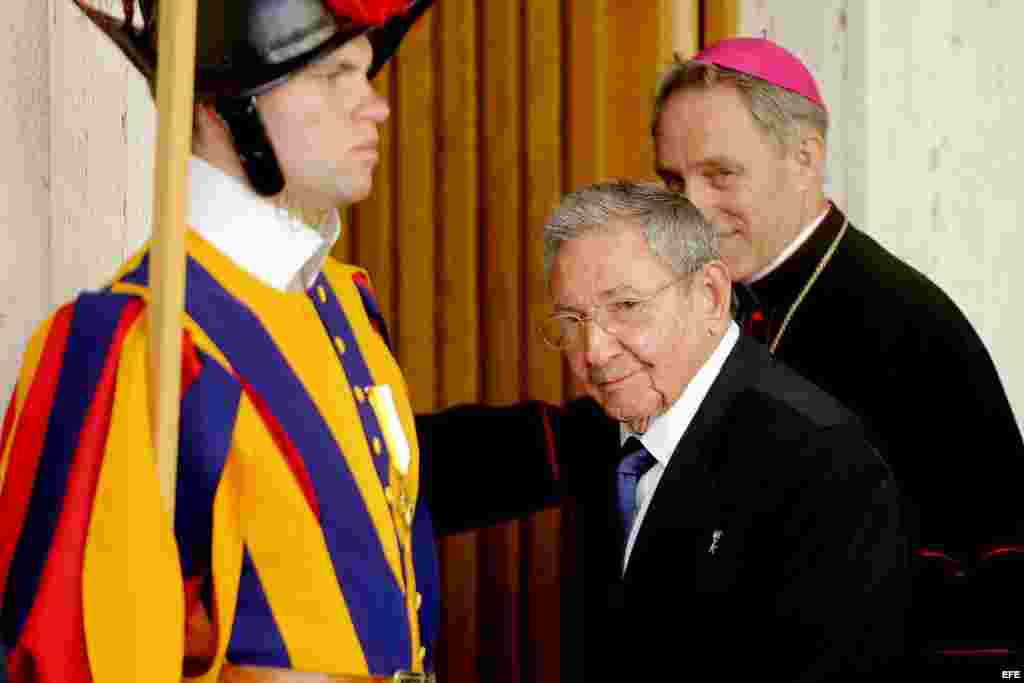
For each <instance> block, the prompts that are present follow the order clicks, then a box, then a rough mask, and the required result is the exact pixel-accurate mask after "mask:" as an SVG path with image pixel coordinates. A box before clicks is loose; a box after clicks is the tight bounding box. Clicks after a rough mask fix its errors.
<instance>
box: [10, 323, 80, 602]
mask: <svg viewBox="0 0 1024 683" xmlns="http://www.w3.org/2000/svg"><path fill="white" fill-rule="evenodd" d="M73 316H74V307H73V306H71V305H68V306H65V307H63V308H62V309H60V310H59V311H58V312H57V314H56V316H54V319H53V324H52V325H51V326H50V332H49V334H48V335H47V337H46V344H45V345H44V346H43V353H42V355H41V356H40V358H39V365H38V367H37V368H36V373H35V378H34V379H33V380H32V385H31V386H30V387H29V390H28V395H27V396H26V397H25V405H24V407H23V408H22V410H21V417H20V418H19V420H18V424H19V429H18V432H17V434H15V436H14V442H13V443H12V444H11V453H10V459H9V461H8V463H7V478H6V479H5V480H4V487H3V491H2V492H0V510H3V511H4V512H3V514H4V523H3V524H2V525H0V600H3V595H4V589H5V588H6V586H7V576H8V572H10V569H11V560H12V559H13V558H14V550H15V548H17V545H18V538H19V537H20V536H21V528H22V526H23V525H24V524H25V515H26V513H27V512H28V503H29V500H30V499H31V498H32V486H33V484H34V483H35V479H36V471H37V470H38V469H39V456H40V454H41V453H42V450H43V442H44V441H45V439H46V429H47V427H48V426H49V424H50V421H49V417H50V409H51V408H52V407H53V399H54V396H55V394H56V393H57V380H58V379H60V370H61V366H62V365H63V363H64V350H65V349H66V348H67V342H68V336H69V334H70V332H71V319H72V317H73ZM13 413H14V405H13V401H12V405H11V407H10V408H8V411H7V414H8V418H7V419H8V420H12V417H11V416H12V415H13ZM7 428H8V425H6V424H5V425H4V430H5V431H6V430H7Z"/></svg>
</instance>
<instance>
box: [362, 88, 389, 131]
mask: <svg viewBox="0 0 1024 683" xmlns="http://www.w3.org/2000/svg"><path fill="white" fill-rule="evenodd" d="M360 114H361V115H362V117H363V118H365V119H368V120H370V121H373V122H374V123H384V122H385V121H387V119H388V116H390V115H391V107H390V106H389V105H388V101H387V100H386V99H384V98H383V97H382V96H381V95H380V93H378V92H377V91H376V90H374V89H373V86H370V96H369V98H368V99H367V101H366V102H365V103H364V104H363V105H362V107H361V108H360Z"/></svg>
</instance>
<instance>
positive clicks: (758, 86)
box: [651, 53, 828, 151]
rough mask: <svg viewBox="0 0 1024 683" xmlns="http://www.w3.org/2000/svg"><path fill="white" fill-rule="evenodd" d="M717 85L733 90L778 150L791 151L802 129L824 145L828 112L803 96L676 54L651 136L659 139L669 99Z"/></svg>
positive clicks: (661, 84) (661, 92) (656, 102)
mask: <svg viewBox="0 0 1024 683" xmlns="http://www.w3.org/2000/svg"><path fill="white" fill-rule="evenodd" d="M718 84H723V85H729V86H732V87H734V88H736V90H737V92H739V94H740V96H741V97H742V98H743V99H744V101H745V102H746V103H747V109H748V110H749V111H750V115H751V116H752V117H753V118H754V121H755V122H756V123H757V125H758V126H759V127H760V128H761V130H762V131H763V132H764V133H765V134H766V135H768V136H769V137H771V138H772V139H774V140H775V142H777V143H778V144H779V147H780V149H781V150H783V151H785V150H792V149H793V146H794V145H795V144H796V142H797V141H798V140H799V134H800V132H801V129H805V128H810V129H811V130H813V131H815V132H817V133H818V134H819V135H821V139H822V140H823V141H824V140H825V139H826V136H827V134H828V112H827V111H825V110H824V109H823V108H821V107H819V106H818V105H817V104H815V103H813V102H811V101H810V100H809V99H807V98H806V97H804V96H803V95H799V94H797V93H795V92H792V91H790V90H786V89H785V88H780V87H778V86H776V85H772V84H771V83H768V82H767V81H763V80H761V79H760V78H756V77H754V76H750V75H747V74H745V73H742V72H739V71H734V70H732V69H726V68H724V67H720V66H716V65H714V64H703V63H701V62H694V61H692V60H683V59H682V58H680V56H679V54H678V53H677V54H676V55H675V57H674V59H673V62H672V65H671V66H669V68H668V69H667V70H666V71H665V73H664V74H662V77H661V80H660V81H659V82H658V89H657V91H656V94H655V97H654V116H653V118H652V119H651V135H653V136H655V137H657V135H658V119H659V117H660V116H661V110H662V109H663V108H664V107H665V102H667V101H668V98H669V97H671V96H672V95H674V94H675V93H677V92H683V91H686V90H708V89H710V88H712V87H714V86H715V85H718Z"/></svg>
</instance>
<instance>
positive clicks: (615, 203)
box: [544, 180, 719, 284]
mask: <svg viewBox="0 0 1024 683" xmlns="http://www.w3.org/2000/svg"><path fill="white" fill-rule="evenodd" d="M617 218H618V219H626V220H632V221H635V222H636V224H637V227H638V228H640V229H641V231H642V233H643V236H644V238H645V239H646V241H647V245H648V246H649V247H650V248H651V252H652V253H654V254H655V255H656V256H658V257H659V258H661V259H662V260H663V261H665V263H666V264H668V266H669V267H670V268H671V269H672V271H673V272H675V273H676V274H677V275H680V276H682V275H688V274H691V273H696V272H697V271H698V270H700V269H701V267H702V266H704V264H706V263H710V262H712V261H717V260H718V259H719V253H718V233H717V232H716V231H715V229H714V228H713V227H711V224H710V223H708V222H707V221H706V220H705V219H704V216H703V215H701V213H700V211H698V210H697V208H696V207H695V206H694V205H693V204H692V203H690V200H689V199H687V198H686V197H684V196H683V195H681V194H679V193H676V192H670V191H668V190H665V189H664V188H662V187H661V186H659V185H655V184H652V183H633V182H629V181H625V180H620V181H617V182H611V183H598V184H596V185H590V186H589V187H584V188H582V189H580V190H577V191H575V192H573V193H571V194H568V195H566V196H565V197H564V198H563V199H562V202H561V204H559V206H558V208H556V209H555V211H554V213H553V214H552V215H551V218H549V219H548V222H547V224H545V226H544V273H545V275H546V276H547V280H548V283H549V284H550V282H551V268H552V266H553V265H554V261H555V257H556V256H557V255H558V250H559V249H560V248H561V246H562V243H563V242H567V241H569V240H573V239H576V238H578V237H582V236H583V235H584V234H586V233H588V232H591V231H594V230H600V229H603V228H605V227H606V226H607V225H608V223H609V221H612V220H614V219H617Z"/></svg>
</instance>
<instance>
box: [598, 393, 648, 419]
mask: <svg viewBox="0 0 1024 683" xmlns="http://www.w3.org/2000/svg"><path fill="white" fill-rule="evenodd" d="M602 398H603V400H601V401H600V403H601V407H602V408H603V409H604V412H605V414H606V415H608V417H610V418H612V419H613V420H615V421H617V422H625V423H626V424H628V425H632V424H636V423H638V422H643V421H646V420H649V419H650V418H651V417H653V416H654V414H655V413H656V412H657V408H656V407H655V406H651V407H648V406H646V405H644V404H645V403H646V402H645V401H638V400H632V401H630V400H620V399H619V398H618V397H608V396H604V397H602Z"/></svg>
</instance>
